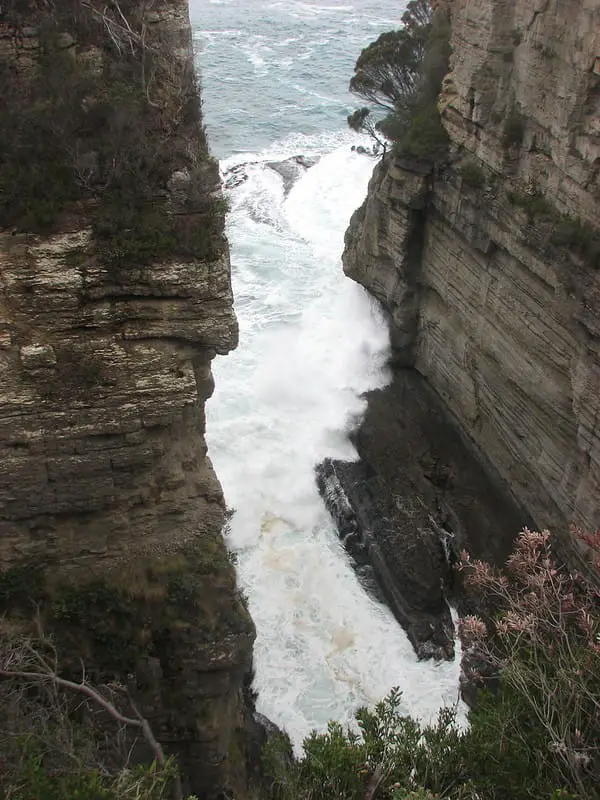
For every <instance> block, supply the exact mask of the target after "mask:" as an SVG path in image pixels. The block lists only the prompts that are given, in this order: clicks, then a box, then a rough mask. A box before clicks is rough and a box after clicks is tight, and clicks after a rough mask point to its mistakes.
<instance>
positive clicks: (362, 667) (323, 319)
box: [192, 0, 458, 745]
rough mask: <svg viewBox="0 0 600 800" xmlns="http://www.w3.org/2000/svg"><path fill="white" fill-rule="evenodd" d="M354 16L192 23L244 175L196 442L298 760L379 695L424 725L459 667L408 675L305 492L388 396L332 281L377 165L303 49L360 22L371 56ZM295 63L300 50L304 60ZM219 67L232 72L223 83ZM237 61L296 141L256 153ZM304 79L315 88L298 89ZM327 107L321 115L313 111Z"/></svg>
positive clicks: (383, 5)
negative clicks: (215, 487)
mask: <svg viewBox="0 0 600 800" xmlns="http://www.w3.org/2000/svg"><path fill="white" fill-rule="evenodd" d="M251 3H254V4H253V5H251ZM359 5H360V4H358V3H354V4H353V3H350V2H347V1H346V3H342V2H340V1H339V0H337V2H336V0H320V1H319V2H317V1H316V0H306V1H305V2H303V1H301V0H263V2H261V0H220V2H218V3H213V4H211V6H210V7H211V8H213V9H216V11H215V13H217V17H216V18H215V19H214V20H213V23H214V24H213V27H212V28H211V26H210V24H209V23H210V21H211V20H210V18H209V19H207V18H206V17H203V18H202V20H199V22H198V26H197V30H198V36H199V37H200V39H201V41H202V42H203V43H204V46H205V47H206V50H205V56H206V68H205V70H204V76H205V86H206V87H207V89H210V86H211V83H210V79H209V78H208V77H207V75H206V73H207V71H208V73H210V74H213V75H214V76H215V78H216V76H217V75H221V74H224V75H227V77H228V79H230V80H229V81H221V82H220V83H219V85H218V89H219V93H215V94H214V95H213V96H212V97H211V95H210V93H209V94H206V93H205V98H206V108H207V109H208V110H209V113H208V114H207V122H208V126H209V130H210V127H211V124H212V125H213V126H216V135H213V142H214V141H215V140H216V142H217V150H218V151H219V150H220V154H221V155H222V156H223V158H222V161H221V168H222V170H223V171H225V170H227V168H229V167H231V166H233V165H234V164H239V163H242V162H248V161H251V162H257V163H254V164H252V165H250V166H248V167H247V174H248V179H247V181H246V182H245V183H243V184H242V185H240V186H238V187H237V188H235V189H233V190H232V191H231V193H230V200H231V204H232V210H231V213H230V215H229V222H228V236H229V240H230V243H231V250H232V265H233V284H234V293H235V298H236V312H237V315H238V319H239V322H240V346H239V348H238V349H237V350H236V351H235V352H234V353H232V354H231V355H229V356H227V357H226V358H219V359H217V360H216V361H215V363H214V373H215V381H216V391H215V394H214V396H213V398H212V399H211V401H210V402H209V404H208V409H207V411H208V422H207V430H208V442H209V448H210V455H211V458H212V459H213V462H214V464H215V468H216V471H217V474H218V475H219V478H220V479H221V482H222V484H223V487H224V490H225V494H226V498H227V502H228V505H229V506H230V507H232V508H235V509H236V513H235V515H234V517H233V519H232V524H231V532H230V534H229V537H228V544H229V546H230V547H231V549H232V550H233V551H234V552H235V553H236V555H237V563H238V576H239V580H240V584H241V586H242V588H243V589H244V591H245V592H246V593H247V595H248V598H249V603H250V611H251V613H252V616H253V618H254V620H255V622H256V627H257V641H256V649H255V665H256V680H255V687H256V689H257V690H258V692H259V701H258V709H259V710H260V711H262V712H263V713H265V714H266V715H267V716H269V717H270V718H271V719H272V720H273V721H274V722H276V723H277V724H279V725H281V726H283V727H285V729H286V730H287V731H288V732H289V733H290V734H291V736H292V738H293V740H294V742H295V743H296V744H297V745H298V744H299V743H300V742H301V740H302V738H303V737H304V736H306V735H307V734H308V733H309V731H310V730H311V729H312V728H313V727H317V728H319V729H322V728H323V727H324V726H325V725H326V723H327V720H328V719H331V718H333V719H337V720H348V721H349V720H350V719H351V717H352V714H353V711H354V710H355V709H356V707H357V706H358V705H360V704H364V703H374V702H376V701H378V700H379V699H381V698H382V697H383V696H384V695H385V694H386V692H387V691H388V690H389V689H390V688H391V687H393V686H400V687H401V689H403V691H404V704H405V708H406V710H408V711H411V712H412V713H415V714H418V715H420V716H423V717H430V716H432V715H434V714H435V713H436V712H437V709H438V708H439V707H440V705H443V704H452V703H454V702H455V700H456V696H457V672H458V667H457V664H456V663H453V664H447V663H445V664H441V665H436V664H434V663H431V662H429V663H419V662H417V660H416V658H415V656H414V653H413V651H412V648H411V646H410V644H409V643H408V640H407V638H406V636H405V634H404V632H403V631H402V629H401V628H400V627H399V625H398V624H397V622H396V621H395V619H394V618H393V616H392V614H391V613H390V611H389V610H388V609H387V608H386V607H384V606H382V605H380V604H379V603H377V602H375V601H374V600H372V599H371V598H370V597H368V596H367V594H366V593H365V592H364V590H363V589H362V587H361V586H360V584H359V582H358V580H357V578H356V576H355V573H354V571H353V569H352V566H351V564H350V561H349V559H348V557H347V555H346V553H345V552H344V550H343V549H342V547H341V545H340V543H339V541H338V539H337V536H336V533H335V530H334V527H333V524H332V522H331V519H330V518H329V516H328V514H327V512H326V510H325V508H324V506H323V503H322V501H321V499H320V497H319V495H318V492H317V489H316V486H315V481H314V467H315V465H316V464H317V463H318V462H319V461H321V460H322V459H323V458H325V457H326V456H332V457H337V458H354V457H355V453H354V451H353V448H352V446H351V444H350V442H349V440H348V436H347V431H348V430H349V428H350V427H351V426H352V425H353V424H355V423H356V421H357V420H358V419H359V418H360V415H361V413H362V412H363V410H364V401H363V400H362V399H361V394H362V393H363V392H365V391H366V390H368V389H372V388H376V387H378V386H382V385H384V383H385V381H386V379H387V375H386V371H385V361H386V356H387V353H388V335H387V330H386V326H385V323H384V321H383V319H382V318H381V316H380V315H379V313H378V311H377V309H376V308H375V307H374V304H373V302H372V301H371V299H370V298H369V296H368V295H367V294H366V293H365V292H364V291H363V290H362V289H361V288H360V287H358V286H357V285H356V284H354V283H353V282H352V281H350V280H348V279H346V278H345V277H344V276H343V273H342V270H341V264H340V255H341V252H342V249H343V235H344V231H345V229H346V227H347V224H348V220H349V218H350V216H351V214H352V212H353V211H354V209H355V208H357V207H358V206H359V205H360V203H361V202H362V200H363V198H364V195H365V192H366V188H367V183H368V180H369V177H370V174H371V171H372V168H373V162H372V161H371V160H370V159H369V158H366V157H363V156H357V155H356V154H354V153H352V152H351V151H350V145H351V143H355V144H356V143H359V142H360V140H359V139H357V138H356V137H354V135H353V134H350V133H349V132H348V131H347V129H345V128H344V127H343V124H340V120H339V118H338V117H339V106H340V104H342V106H343V104H344V103H345V102H346V99H345V96H344V91H343V88H341V87H344V86H345V82H344V84H342V83H341V82H340V83H339V85H338V83H337V82H336V80H334V79H333V78H332V77H331V75H332V74H333V71H334V67H333V66H331V64H330V65H329V67H330V68H329V72H327V73H324V72H323V69H324V68H325V66H326V64H325V62H323V63H322V64H319V63H318V62H317V63H315V58H316V54H318V52H319V51H318V46H317V45H316V44H315V42H318V41H324V40H325V39H327V38H328V37H329V36H330V37H331V38H332V40H334V41H335V42H336V45H335V47H334V48H333V50H329V51H326V50H325V51H323V52H324V53H325V52H329V57H331V53H332V52H333V54H335V53H336V52H339V53H343V47H342V45H343V42H344V38H343V37H344V36H346V37H350V39H351V40H352V41H353V42H354V38H353V37H356V30H355V28H356V26H357V25H358V22H359V21H360V24H361V25H362V30H363V34H362V35H363V36H365V37H366V41H368V40H369V39H370V38H371V37H372V31H371V30H370V26H371V24H372V22H373V20H374V19H377V12H379V14H380V17H381V18H383V17H384V15H385V14H389V9H388V7H387V6H388V4H387V2H384V0H381V1H379V0H369V2H368V3H366V4H363V5H369V6H370V9H369V14H368V15H365V14H364V13H363V12H360V14H358V12H356V13H355V12H354V11H353V9H354V7H355V6H356V7H358V6H359ZM193 10H194V5H193V3H192V12H193ZM204 11H206V5H204ZM226 12H227V13H226ZM245 12H247V13H246V16H244V13H245ZM263 12H264V13H263ZM250 13H254V14H255V17H254V18H253V19H254V22H253V23H252V26H251V30H249V31H246V32H245V34H244V39H243V42H244V47H245V49H244V48H242V47H239V48H238V49H236V48H235V47H232V48H231V49H229V50H228V48H227V42H231V40H232V38H233V39H234V40H236V41H238V43H239V42H241V41H242V40H241V39H236V37H238V35H239V34H238V32H239V31H244V25H245V24H246V25H247V24H248V20H247V16H248V15H249V14H250ZM261 13H262V14H263V15H262V16H261ZM356 14H358V16H356ZM361 14H362V16H361ZM302 19H306V20H309V21H307V22H306V23H302V24H300V22H298V20H302ZM285 20H287V22H286V21H285ZM289 20H293V21H294V24H293V25H292V24H288V22H289ZM310 20H312V22H310ZM310 25H313V26H316V27H313V28H311V27H310ZM307 26H308V27H307ZM386 27H389V26H383V27H382V29H385V28H386ZM274 29H275V30H276V32H277V35H274ZM335 31H337V32H338V33H337V34H335ZM344 32H345V33H344ZM336 37H337V38H336ZM215 42H217V45H216V46H215V45H214V43H215ZM365 43H366V42H365ZM346 44H347V42H346ZM353 46H355V47H357V45H353ZM248 47H250V49H251V50H252V52H251V53H250V52H248ZM252 48H253V49H252ZM306 48H312V50H311V53H312V55H311V58H310V59H309V60H306V59H304V58H303V56H304V54H305V53H306V52H307V49H306ZM315 48H316V49H315ZM336 48H337V50H336ZM358 49H360V48H359V47H358ZM284 53H285V60H282V59H284ZM207 54H210V59H209V58H208V55H207ZM355 55H356V50H355V51H354V52H351V53H350V54H349V59H350V61H351V60H352V57H355ZM220 57H222V58H224V59H226V60H227V59H233V62H232V63H228V69H223V64H221V65H220V62H219V58H220ZM341 57H342V56H341V55H340V58H341ZM235 59H239V63H238V67H239V69H240V70H241V69H246V70H248V69H250V70H252V75H253V76H254V77H255V79H256V81H259V82H260V81H262V83H261V84H260V85H261V86H263V87H264V93H265V94H263V99H264V96H266V94H268V92H272V93H274V95H275V96H277V92H279V91H281V90H280V89H278V88H277V87H278V86H280V85H282V84H281V81H283V77H282V76H285V75H286V74H287V72H286V71H287V69H288V68H287V67H286V66H285V64H287V63H292V64H293V69H292V70H291V72H292V73H293V75H290V76H289V81H288V83H286V86H285V91H281V93H280V96H279V104H278V108H281V107H283V106H284V105H285V104H286V103H288V104H289V105H291V106H293V107H294V108H296V109H297V110H298V114H299V115H300V117H301V118H302V119H303V120H305V124H303V125H302V126H296V125H295V120H296V118H295V117H293V119H292V120H287V125H288V129H287V131H286V132H285V133H284V135H278V134H279V133H281V129H280V126H279V122H274V123H273V129H272V130H271V131H270V136H269V128H268V126H266V124H265V122H264V117H260V116H259V115H260V106H261V104H260V102H259V103H257V107H256V108H255V109H253V108H252V101H251V99H248V98H247V97H246V98H244V97H242V96H241V95H240V94H239V92H238V89H237V88H236V78H235V75H236V72H235V70H234V69H233V63H234V62H235ZM201 61H202V58H201ZM235 63H237V62H235ZM300 64H304V66H303V67H302V68H300V67H299V65H300ZM307 65H308V66H307ZM342 66H343V67H344V69H347V65H346V66H344V65H342ZM302 70H306V72H303V71H302ZM310 70H313V71H314V70H316V72H315V74H314V75H313V76H312V77H311V72H310ZM324 74H327V75H329V77H328V78H327V79H324V78H323V75H324ZM278 81H279V82H280V83H279V84H278ZM230 84H231V86H232V87H233V88H232V89H231V93H230V94H228V92H229V91H230V90H229V89H228V87H230ZM295 84H297V85H298V86H299V87H300V88H299V89H298V90H294V89H293V88H292V87H293V85H295ZM238 88H239V87H238ZM336 92H337V98H338V99H337V101H335V102H336V103H337V106H335V104H334V106H335V107H334V110H333V112H332V109H331V108H330V106H331V103H330V101H329V100H327V98H330V97H332V96H333V97H335V96H336ZM235 98H237V101H238V102H239V104H240V106H239V107H240V108H241V109H242V110H245V111H246V112H248V113H247V114H242V113H239V114H238V115H237V116H236V122H235V124H236V125H239V126H241V130H238V129H233V128H230V129H228V130H227V132H226V134H225V135H224V136H223V137H222V138H220V139H219V134H218V126H219V124H221V123H223V121H224V120H225V119H228V115H229V114H230V113H231V107H232V104H233V102H234V99H235ZM323 98H325V99H323ZM211 108H212V109H213V112H212V115H211V112H210V109H211ZM257 119H258V120H260V121H258V122H257ZM341 122H342V123H343V117H342V120H341ZM299 130H302V131H303V132H302V133H299V132H298V131H299ZM234 141H235V142H239V144H238V145H237V146H234V145H233V142H234ZM242 151H244V152H242ZM298 153H303V154H304V155H320V156H321V159H320V161H319V162H318V163H317V164H316V166H314V167H312V168H311V169H310V170H308V171H307V172H306V173H305V174H304V175H303V176H302V177H301V179H300V180H299V181H298V182H297V183H296V184H295V185H294V187H293V188H292V190H291V192H290V193H289V195H288V196H287V197H285V196H284V189H283V182H282V179H281V177H280V176H279V175H278V174H277V173H276V172H275V171H273V170H271V169H269V168H268V167H267V165H266V163H265V162H266V161H269V160H277V159H282V158H285V157H287V156H291V155H295V154H298Z"/></svg>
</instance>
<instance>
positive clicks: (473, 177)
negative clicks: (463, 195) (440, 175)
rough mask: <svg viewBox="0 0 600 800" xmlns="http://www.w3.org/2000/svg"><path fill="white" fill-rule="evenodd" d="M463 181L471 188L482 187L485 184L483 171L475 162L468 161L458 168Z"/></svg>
mask: <svg viewBox="0 0 600 800" xmlns="http://www.w3.org/2000/svg"><path fill="white" fill-rule="evenodd" d="M458 172H459V175H460V176H461V178H462V179H463V182H464V183H466V185H467V186H470V187H471V189H483V187H484V186H485V173H484V171H483V170H482V169H481V167H479V166H478V165H477V164H473V163H472V162H468V163H467V164H463V165H462V167H460V169H459V170H458Z"/></svg>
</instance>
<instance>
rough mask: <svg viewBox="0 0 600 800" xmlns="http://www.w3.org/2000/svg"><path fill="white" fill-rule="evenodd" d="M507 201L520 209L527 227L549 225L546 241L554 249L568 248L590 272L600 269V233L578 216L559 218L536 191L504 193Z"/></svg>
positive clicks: (551, 206) (544, 198) (554, 210)
mask: <svg viewBox="0 0 600 800" xmlns="http://www.w3.org/2000/svg"><path fill="white" fill-rule="evenodd" d="M506 196H507V199H508V201H509V202H510V203H511V204H512V205H513V206H516V207H517V208H521V209H523V211H525V213H526V214H527V217H528V219H529V223H530V224H535V223H538V224H539V223H547V224H548V225H550V226H551V232H550V237H549V241H550V243H551V244H552V245H554V246H555V247H562V248H566V249H568V250H569V251H570V252H572V253H573V254H575V255H576V256H578V257H579V258H581V259H582V260H583V261H584V262H585V263H586V264H587V265H588V266H590V267H592V268H593V269H598V268H600V231H599V230H598V229H597V228H595V227H593V226H592V225H590V224H589V223H588V222H584V221H582V220H581V219H580V218H579V217H571V216H568V215H561V214H559V212H558V211H557V209H556V208H555V207H554V206H553V205H552V204H551V203H550V202H549V201H548V200H547V199H546V197H544V195H543V194H542V193H541V192H540V191H539V190H536V191H533V192H529V193H527V192H520V191H512V190H511V191H509V192H507V195H506Z"/></svg>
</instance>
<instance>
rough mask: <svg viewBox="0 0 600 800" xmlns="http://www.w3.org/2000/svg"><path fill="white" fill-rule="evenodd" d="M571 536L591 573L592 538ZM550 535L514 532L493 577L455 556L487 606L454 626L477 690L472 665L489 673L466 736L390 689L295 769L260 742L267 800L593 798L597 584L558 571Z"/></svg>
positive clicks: (332, 729) (598, 689)
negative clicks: (406, 708) (481, 614)
mask: <svg viewBox="0 0 600 800" xmlns="http://www.w3.org/2000/svg"><path fill="white" fill-rule="evenodd" d="M574 533H575V535H578V536H579V538H582V539H583V540H584V541H585V542H586V544H588V546H589V547H590V548H591V549H592V552H593V554H594V555H593V556H592V559H591V561H592V562H593V563H592V569H594V570H596V571H599V572H600V533H595V534H592V535H581V534H580V533H578V532H577V531H575V532H574ZM549 537H550V535H549V534H548V533H547V532H544V533H541V534H540V533H535V532H531V531H528V530H525V531H524V532H523V533H522V534H521V535H520V537H519V538H518V540H517V546H516V548H515V552H514V553H513V555H512V556H511V558H510V559H509V560H508V562H507V567H506V570H505V572H504V573H500V572H499V571H498V570H494V569H493V568H492V567H490V566H489V565H487V564H484V563H483V562H480V561H473V562H471V561H470V559H469V557H468V555H465V556H464V559H463V565H462V567H461V569H462V570H463V571H464V572H465V584H466V585H467V586H468V587H470V588H471V589H473V588H477V589H478V592H479V597H480V599H481V601H482V604H483V605H482V607H484V608H487V609H489V621H488V623H487V624H486V623H485V622H484V621H483V620H482V619H480V618H478V617H472V616H467V617H465V618H463V620H461V623H460V628H459V633H460V636H461V640H462V643H463V647H464V649H465V653H466V654H467V656H468V660H467V661H466V662H464V667H465V670H466V675H467V677H469V679H470V680H473V681H479V682H480V685H482V686H485V684H483V682H481V680H480V676H478V674H477V673H476V672H474V671H473V665H474V664H479V665H480V666H481V665H488V666H490V667H492V669H493V670H495V675H496V679H495V681H494V682H493V684H492V685H493V686H494V690H493V691H489V690H485V689H484V688H482V689H481V690H480V692H479V695H478V697H477V703H476V705H475V708H474V709H472V710H471V711H470V713H469V727H468V728H467V729H465V730H459V729H458V728H457V726H456V723H455V717H454V713H453V712H452V711H451V710H448V709H445V710H443V711H441V712H440V715H439V717H438V720H437V723H436V724H433V725H425V726H424V725H422V724H421V723H419V722H418V721H416V720H414V719H412V718H410V717H407V716H404V715H402V714H401V713H400V694H399V692H398V691H397V690H394V691H393V692H392V693H391V694H390V695H389V696H388V697H387V698H386V699H385V700H384V701H383V702H382V703H379V704H378V705H377V706H376V707H375V708H374V709H373V710H368V709H361V710H360V711H358V712H357V714H356V723H357V725H356V728H355V729H348V730H346V729H343V728H342V726H340V725H339V724H335V723H330V724H329V727H328V730H327V731H326V732H325V733H323V734H317V733H313V734H311V736H309V737H308V738H307V739H306V740H305V742H304V752H303V755H302V757H301V758H300V759H299V760H298V761H294V760H293V757H292V754H291V748H290V747H289V741H288V740H286V739H285V738H283V739H282V738H279V739H276V740H274V741H273V742H271V743H270V744H269V747H268V748H267V752H266V754H265V764H264V771H265V774H266V776H267V779H268V781H269V782H270V785H271V786H272V791H271V797H273V798H274V799H275V800H334V798H335V800H338V799H339V798H344V800H363V798H365V797H367V798H368V797H373V796H374V795H376V796H377V798H378V800H408V798H413V799H415V800H416V798H428V800H431V798H432V797H434V798H436V797H440V798H441V797H443V798H447V799H448V800H507V798H510V799H511V800H559V799H560V800H563V799H564V800H574V798H578V800H597V798H598V797H599V794H598V786H599V785H600V783H599V781H598V776H599V775H600V759H599V757H598V742H599V741H600V699H599V698H600V645H599V644H598V642H599V641H600V613H599V611H598V591H597V584H596V583H595V581H594V580H591V579H590V580H587V579H586V578H584V577H583V575H582V574H581V573H574V574H571V573H570V572H569V571H568V570H566V569H563V568H560V567H559V566H558V565H557V563H556V561H555V560H554V558H553V556H552V553H551V548H550V543H549ZM492 608H493V609H494V610H493V612H492V610H491V609H492ZM488 626H489V627H488ZM490 630H491V631H493V634H489V633H488V631H490ZM488 685H489V684H488Z"/></svg>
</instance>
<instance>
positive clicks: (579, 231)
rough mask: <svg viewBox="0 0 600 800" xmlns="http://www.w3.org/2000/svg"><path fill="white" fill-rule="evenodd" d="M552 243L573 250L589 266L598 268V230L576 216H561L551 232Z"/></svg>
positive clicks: (599, 245)
mask: <svg viewBox="0 0 600 800" xmlns="http://www.w3.org/2000/svg"><path fill="white" fill-rule="evenodd" d="M552 243H553V244H555V245H557V246H558V247H567V248H569V249H570V250H573V251H574V252H575V253H577V254H578V255H580V256H581V257H582V258H584V259H585V260H586V262H587V263H588V264H589V265H590V266H592V267H594V268H596V269H597V268H600V231H598V230H596V229H595V228H593V227H592V226H591V225H590V224H589V223H587V222H582V221H581V219H579V218H578V217H568V216H564V217H561V219H560V221H559V222H558V224H557V225H556V227H555V229H554V231H553V233H552Z"/></svg>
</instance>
